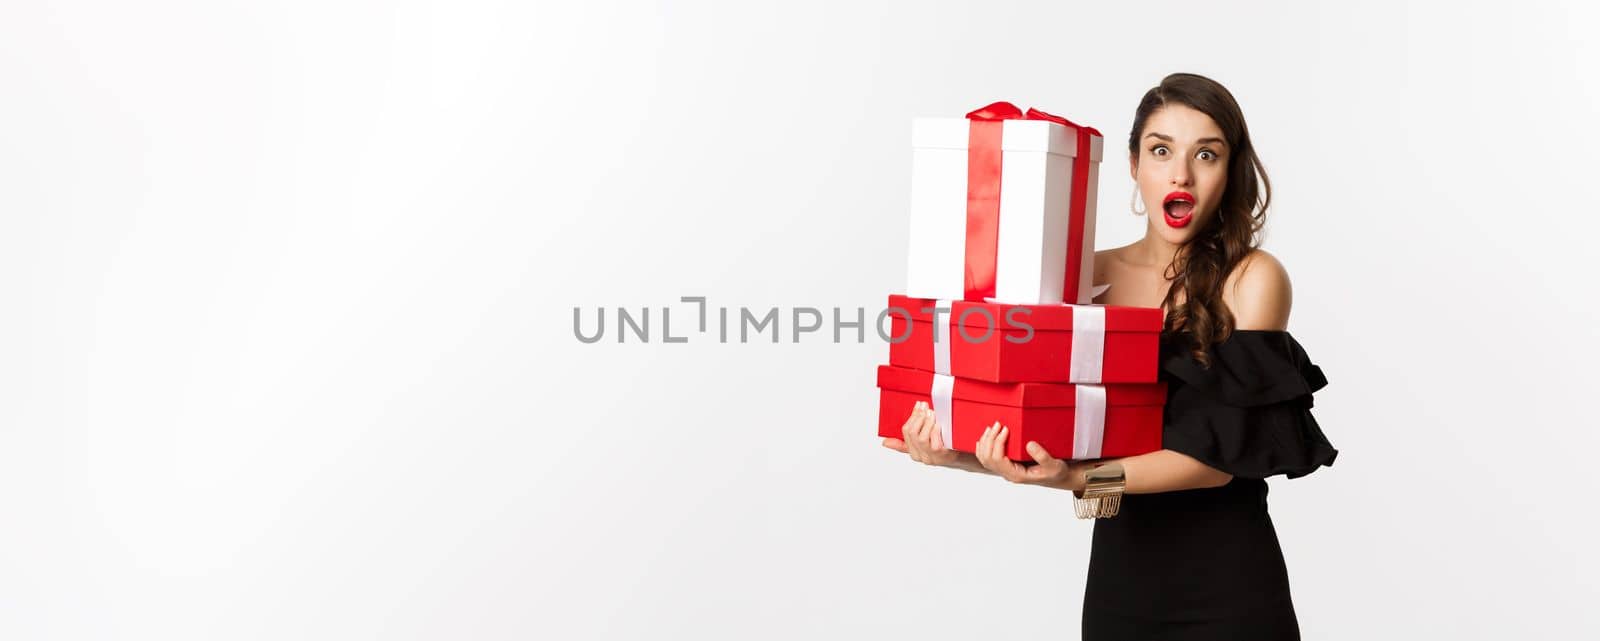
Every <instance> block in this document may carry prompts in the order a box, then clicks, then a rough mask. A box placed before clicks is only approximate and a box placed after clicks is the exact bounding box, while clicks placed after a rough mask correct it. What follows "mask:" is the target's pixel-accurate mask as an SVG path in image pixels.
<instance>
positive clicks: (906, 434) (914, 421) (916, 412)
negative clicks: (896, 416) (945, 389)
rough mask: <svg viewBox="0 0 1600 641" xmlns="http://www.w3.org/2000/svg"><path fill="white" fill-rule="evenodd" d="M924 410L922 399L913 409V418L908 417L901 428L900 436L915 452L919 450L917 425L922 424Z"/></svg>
mask: <svg viewBox="0 0 1600 641" xmlns="http://www.w3.org/2000/svg"><path fill="white" fill-rule="evenodd" d="M923 411H924V410H923V404H922V401H917V406H916V407H915V408H913V409H912V410H911V418H908V419H906V424H905V425H903V426H901V428H900V437H901V438H902V439H904V442H905V444H906V446H907V447H910V448H911V452H912V453H913V454H914V453H916V451H917V427H918V426H920V425H922V413H923Z"/></svg>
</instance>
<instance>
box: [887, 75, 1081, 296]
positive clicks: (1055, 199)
mask: <svg viewBox="0 0 1600 641" xmlns="http://www.w3.org/2000/svg"><path fill="white" fill-rule="evenodd" d="M997 104H1000V103H997ZM1005 106H1006V107H1008V108H1010V109H1015V107H1011V106H1010V105H1005ZM974 113H977V112H974ZM1034 113H1036V112H1029V114H1028V115H1029V116H1030V117H1031V116H1033V114H1034ZM1012 118H1017V117H1016V116H1012ZM984 126H987V127H989V128H990V129H988V133H980V131H979V129H978V128H979V127H984ZM996 126H998V129H999V135H998V140H994V128H995V127H996ZM986 136H987V138H986ZM911 139H912V146H913V151H912V160H911V225H910V230H909V234H908V236H907V238H908V242H909V243H910V246H909V249H908V251H907V261H908V265H907V282H906V290H905V293H906V295H908V296H912V297H916V298H934V299H946V300H963V299H966V300H974V299H982V298H990V299H992V300H995V301H999V302H1006V303H1016V304H1030V305H1047V304H1055V303H1063V302H1065V303H1077V304H1088V303H1090V301H1091V297H1092V289H1093V287H1092V284H1093V279H1094V220H1095V198H1096V191H1097V189H1096V186H1097V185H1098V184H1099V180H1100V159H1101V156H1102V153H1103V148H1104V138H1102V137H1101V136H1100V135H1099V133H1098V132H1095V131H1094V130H1092V129H1088V128H1083V131H1081V132H1080V131H1079V129H1078V128H1076V127H1069V126H1067V125H1063V124H1060V123H1058V122H1054V121H1052V120H1043V119H1006V120H998V121H983V120H976V121H975V120H970V119H968V118H916V119H914V120H913V121H912V133H911ZM969 142H973V143H975V144H980V143H981V145H982V147H983V148H982V149H978V150H973V149H969ZM1080 142H1087V144H1086V145H1083V146H1084V147H1087V148H1085V149H1080ZM995 146H998V154H997V155H998V159H999V164H1000V167H999V171H998V172H997V174H998V175H997V177H998V180H999V189H998V191H999V207H998V220H995V218H996V216H995V215H994V214H995V212H994V208H993V206H992V205H991V206H989V207H988V208H987V211H986V212H985V211H980V210H984V209H985V207H983V206H982V205H978V206H975V207H973V208H972V209H973V211H970V212H969V204H968V200H969V198H968V196H969V187H975V188H977V189H978V190H979V191H982V190H983V189H993V187H994V186H993V185H992V180H993V178H994V177H995V173H996V172H993V171H992V170H991V169H980V170H979V171H978V172H977V173H976V175H974V176H971V178H972V179H973V180H974V181H975V182H984V183H987V184H985V185H969V158H978V160H976V161H974V162H973V164H974V166H979V167H985V166H987V167H992V162H993V159H994V158H995V157H996V151H995V150H994V148H993V147H995ZM983 154H988V156H987V158H988V160H984V158H985V157H984V156H983ZM1080 154H1087V158H1086V159H1080V158H1079V155H1080ZM1078 171H1084V172H1086V174H1087V176H1086V178H1081V179H1079V180H1077V181H1075V180H1074V178H1075V175H1074V174H1075V173H1076V172H1078ZM984 175H988V176H990V178H989V179H983V178H982V176H984ZM1075 185H1077V186H1078V187H1079V189H1081V190H1082V191H1083V192H1084V193H1082V194H1081V195H1080V194H1074V193H1073V192H1074V187H1075ZM1074 196H1078V198H1074ZM980 201H981V199H980ZM1074 205H1076V206H1077V207H1078V208H1079V209H1080V210H1081V211H1078V212H1074V211H1073V209H1074ZM1075 214H1076V215H1078V216H1079V217H1080V220H1081V222H1080V223H1079V224H1080V225H1081V234H1078V235H1077V237H1078V238H1079V239H1080V241H1079V243H1078V244H1077V245H1076V246H1070V245H1071V242H1070V239H1071V237H1072V236H1073V234H1072V224H1073V216H1074V215H1075ZM969 219H971V220H970V222H971V224H973V225H974V226H975V228H977V234H978V235H979V237H981V238H992V242H993V247H994V249H993V251H992V253H993V256H992V259H989V258H986V257H987V256H988V254H989V253H990V251H989V250H986V249H981V248H980V251H978V252H976V253H977V255H974V256H969V255H968V253H969V251H968V250H969V247H968V245H969V242H968V227H969ZM984 226H991V227H990V229H994V226H997V229H996V230H995V231H994V232H993V233H992V235H990V236H985V235H984V232H983V231H982V228H983V227H984ZM979 244H980V245H981V244H982V243H981V242H980V243H979ZM1069 260H1071V261H1074V262H1075V263H1076V264H1077V265H1076V266H1077V269H1076V270H1073V269H1072V268H1071V266H1069V265H1068V261H1069ZM985 262H991V263H992V274H993V280H992V283H993V286H992V287H993V292H992V294H991V293H989V292H988V291H987V290H982V289H978V290H974V289H972V288H971V285H972V283H971V282H969V276H968V270H969V268H973V269H975V270H976V271H977V272H979V273H980V276H979V277H978V278H979V280H982V279H983V277H982V276H981V272H984V271H985V270H987V269H990V267H989V266H988V265H984V264H983V263H985ZM1073 271H1076V274H1077V278H1076V281H1077V282H1074V283H1068V282H1066V281H1067V280H1068V274H1069V273H1071V272H1073Z"/></svg>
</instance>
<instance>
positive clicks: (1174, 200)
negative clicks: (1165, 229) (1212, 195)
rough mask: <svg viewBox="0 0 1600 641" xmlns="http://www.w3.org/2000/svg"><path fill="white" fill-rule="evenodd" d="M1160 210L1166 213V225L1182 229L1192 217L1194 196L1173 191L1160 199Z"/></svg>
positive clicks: (1185, 192) (1184, 192)
mask: <svg viewBox="0 0 1600 641" xmlns="http://www.w3.org/2000/svg"><path fill="white" fill-rule="evenodd" d="M1161 208H1162V209H1163V210H1165V211H1166V216H1165V218H1166V221H1167V225H1168V226H1171V227H1183V226H1185V225H1188V224H1189V221H1190V220H1191V219H1192V218H1193V216H1194V194H1191V193H1189V192H1187V191H1175V192H1172V193H1170V194H1167V197H1166V198H1163V199H1161Z"/></svg>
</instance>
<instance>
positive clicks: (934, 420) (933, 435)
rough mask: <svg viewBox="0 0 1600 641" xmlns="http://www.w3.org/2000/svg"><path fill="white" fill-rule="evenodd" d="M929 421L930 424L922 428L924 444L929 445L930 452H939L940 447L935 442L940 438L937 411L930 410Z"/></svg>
mask: <svg viewBox="0 0 1600 641" xmlns="http://www.w3.org/2000/svg"><path fill="white" fill-rule="evenodd" d="M927 421H928V424H927V425H924V426H923V429H922V438H923V439H925V440H924V441H923V444H925V445H927V446H928V451H929V452H937V451H939V447H938V446H937V445H935V443H937V442H938V438H939V417H938V415H937V414H936V413H934V412H932V411H929V412H928V416H927Z"/></svg>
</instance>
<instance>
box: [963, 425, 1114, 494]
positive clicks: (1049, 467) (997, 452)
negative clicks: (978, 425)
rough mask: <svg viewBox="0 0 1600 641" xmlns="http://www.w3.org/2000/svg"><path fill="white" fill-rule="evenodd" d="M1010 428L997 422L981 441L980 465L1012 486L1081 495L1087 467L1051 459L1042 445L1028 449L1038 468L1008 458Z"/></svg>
mask: <svg viewBox="0 0 1600 641" xmlns="http://www.w3.org/2000/svg"><path fill="white" fill-rule="evenodd" d="M1009 431H1010V430H1009V428H1007V427H1005V426H1003V425H1001V424H1000V423H998V422H996V423H995V424H994V425H990V426H989V429H986V430H984V431H983V436H981V437H979V438H978V447H977V450H978V451H977V455H978V462H979V463H981V464H983V467H984V468H985V469H988V470H989V471H991V472H994V473H995V474H998V475H1000V477H1001V478H1004V479H1005V480H1007V481H1011V482H1012V483H1028V484H1031V485H1043V486H1046V487H1054V488H1060V489H1063V490H1072V491H1075V492H1076V491H1081V490H1082V489H1083V471H1084V470H1085V469H1086V468H1087V464H1085V463H1074V462H1072V461H1063V460H1061V459H1058V458H1055V457H1053V456H1050V453H1049V452H1046V451H1045V449H1044V446H1043V445H1040V444H1039V442H1038V441H1028V445H1027V447H1026V448H1025V449H1027V450H1028V455H1029V456H1032V457H1033V460H1034V462H1035V463H1037V464H1036V465H1023V464H1021V463H1018V462H1016V461H1013V460H1011V459H1009V458H1006V435H1007V433H1009Z"/></svg>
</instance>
